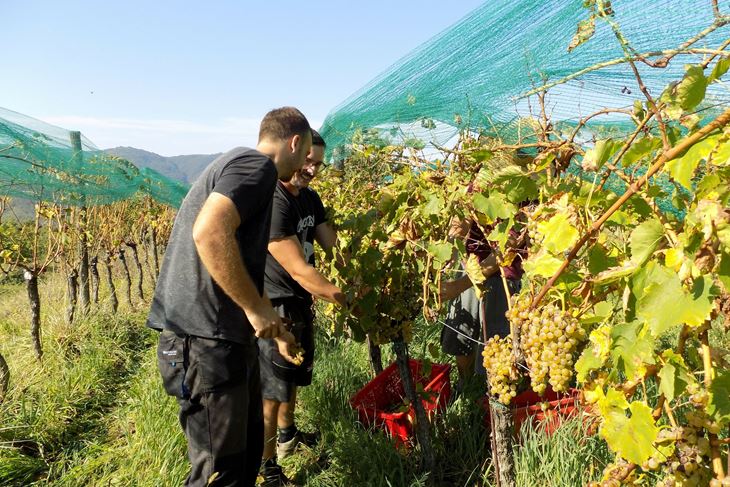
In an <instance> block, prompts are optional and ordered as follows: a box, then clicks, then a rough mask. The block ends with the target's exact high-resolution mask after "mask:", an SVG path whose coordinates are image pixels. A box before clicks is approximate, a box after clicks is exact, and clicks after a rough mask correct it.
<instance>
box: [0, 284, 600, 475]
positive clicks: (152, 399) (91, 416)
mask: <svg viewBox="0 0 730 487" xmlns="http://www.w3.org/2000/svg"><path fill="white" fill-rule="evenodd" d="M59 286H60V287H59ZM62 289H63V287H62V285H61V281H60V280H55V281H54V280H50V281H49V282H46V283H45V284H44V285H43V287H42V288H41V291H42V297H41V298H42V299H43V300H44V344H45V349H46V356H45V358H44V361H43V363H38V362H37V361H36V360H35V358H34V357H33V355H32V350H31V346H30V339H29V337H28V336H27V335H28V333H27V328H28V326H27V324H26V322H27V317H25V309H26V308H25V301H24V300H25V299H26V298H25V293H24V290H23V289H22V287H13V286H4V287H3V288H2V294H0V297H2V302H1V304H0V338H1V340H0V351H2V353H3V354H4V355H5V356H6V358H7V359H8V362H9V364H10V367H11V374H12V377H11V392H10V396H9V397H8V399H7V400H6V401H5V403H4V404H2V405H0V485H31V484H33V483H35V484H36V485H54V486H69V487H71V486H83V485H89V486H96V485H120V486H131V485H134V486H158V485H162V486H167V485H169V486H175V485H181V484H182V481H183V479H184V477H185V475H186V473H187V470H188V464H187V456H186V448H185V440H184V437H183V435H182V432H181V430H180V427H179V425H178V423H177V405H176V403H175V401H174V400H173V399H172V398H170V397H168V396H166V395H165V394H164V392H163V390H162V387H161V384H160V380H159V376H158V372H157V367H156V358H155V350H154V341H155V338H156V336H155V333H154V332H151V331H148V330H146V329H145V328H144V327H143V323H144V311H145V310H144V307H143V306H140V310H139V311H132V310H129V309H126V307H123V309H122V310H121V311H120V313H118V314H117V315H115V316H112V315H110V314H108V313H94V314H92V315H90V316H89V317H88V318H85V319H83V320H80V321H78V322H77V323H75V324H74V325H73V326H68V325H66V324H65V323H63V322H62V319H61V318H60V317H62V316H63V305H64V304H63V298H62V296H63V291H62ZM120 301H122V302H123V301H124V299H123V298H122V299H120ZM438 332H439V330H437V329H431V330H421V331H420V333H419V334H418V336H417V337H416V338H415V339H414V343H413V344H412V346H411V347H410V348H411V354H412V355H413V356H415V357H420V358H422V357H424V356H426V355H427V354H428V352H427V350H428V346H427V345H428V343H433V342H437V340H438ZM317 340H318V345H317V346H318V355H317V361H316V366H315V376H314V377H315V378H314V383H313V384H312V385H311V386H310V387H306V388H303V389H302V390H301V392H300V394H299V405H298V411H297V422H298V425H299V426H300V427H301V428H303V429H306V430H317V431H319V432H320V433H321V435H322V441H321V442H320V444H319V445H318V446H317V447H316V448H315V449H313V450H307V449H303V450H301V451H300V452H299V453H298V454H297V455H294V456H293V457H291V458H289V459H287V460H285V461H283V462H282V464H283V466H284V468H285V471H286V473H287V474H288V475H289V476H291V477H293V478H294V479H295V480H296V481H297V483H298V484H299V485H303V486H308V487H330V486H331V487H335V486H337V487H339V486H353V487H357V486H362V487H365V486H368V487H371V486H372V487H379V486H382V487H411V486H413V487H415V486H423V485H426V484H427V476H426V475H425V474H424V473H423V469H422V468H421V465H420V463H421V460H420V451H419V450H418V448H417V447H416V448H412V449H411V450H409V451H398V450H397V449H396V448H395V447H394V445H393V443H392V442H391V440H390V439H389V438H388V437H387V436H386V435H385V434H383V432H382V431H379V430H372V431H369V430H367V429H365V428H363V427H362V425H360V424H359V423H358V422H357V416H356V414H355V412H354V411H353V410H352V408H351V407H350V406H349V403H348V401H349V399H350V397H351V396H352V395H353V394H354V393H355V392H356V391H357V390H359V389H360V388H361V387H362V386H363V385H364V384H365V383H366V382H367V381H368V380H369V379H370V378H371V372H370V369H369V364H368V357H367V350H366V347H365V346H364V345H362V344H357V343H354V342H351V341H348V340H346V339H344V338H331V337H328V336H327V334H326V333H325V332H321V333H319V334H318V338H317ZM383 358H384V363H385V364H387V363H388V362H389V361H390V360H392V359H393V356H392V353H391V352H390V351H389V347H386V349H385V350H384V357H383ZM431 358H432V359H433V360H434V361H444V360H446V358H445V357H443V356H441V355H437V356H436V357H431ZM454 374H455V372H454ZM452 379H453V377H452ZM482 391H483V384H481V383H480V382H475V383H473V384H471V385H470V387H468V388H467V390H466V391H465V392H464V393H463V394H462V395H461V396H460V397H459V398H458V399H456V400H455V401H453V403H452V404H450V405H449V407H448V408H447V410H446V412H445V413H444V414H442V415H441V416H440V417H439V418H438V419H437V421H436V422H435V423H434V428H433V445H434V450H435V453H436V460H437V469H436V471H435V472H434V480H435V481H436V485H438V486H439V487H448V486H454V487H456V486H459V487H461V486H480V485H492V483H491V479H492V475H493V472H492V469H491V465H490V452H489V438H488V435H487V432H486V428H485V427H484V420H483V414H482V411H481V410H480V409H479V407H478V406H477V404H476V400H477V399H478V397H479V396H480V395H481V393H482ZM610 457H611V456H610V455H609V454H608V452H607V450H606V448H605V445H604V443H603V442H602V441H600V440H599V439H598V438H596V437H588V436H587V435H586V434H585V432H584V431H582V430H581V424H580V422H570V423H568V424H566V426H565V427H564V428H561V429H560V430H558V432H557V433H556V434H554V435H553V436H551V437H548V436H546V435H545V434H544V433H542V432H540V431H535V430H529V429H528V430H524V431H523V432H522V442H521V444H520V445H516V447H515V462H516V468H517V478H518V485H520V486H533V485H542V486H546V487H553V486H555V487H557V486H579V485H583V484H584V482H585V481H586V480H588V479H595V478H597V477H598V476H600V472H601V470H602V468H603V466H604V465H605V464H606V463H607V461H608V460H609V459H610Z"/></svg>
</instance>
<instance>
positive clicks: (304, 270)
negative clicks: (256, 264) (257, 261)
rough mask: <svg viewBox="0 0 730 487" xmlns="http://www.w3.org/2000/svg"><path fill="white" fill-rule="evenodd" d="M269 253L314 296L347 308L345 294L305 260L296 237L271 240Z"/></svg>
mask: <svg viewBox="0 0 730 487" xmlns="http://www.w3.org/2000/svg"><path fill="white" fill-rule="evenodd" d="M269 253H270V254H271V255H272V257H274V259H276V261H277V262H279V264H281V266H282V267H283V268H284V270H285V271H286V272H288V273H289V275H290V276H291V277H292V278H293V279H294V280H295V281H297V282H298V283H299V284H300V285H301V286H302V287H303V288H304V289H306V290H307V292H309V293H310V294H312V295H313V296H316V297H318V298H321V299H324V300H325V301H329V302H331V303H339V304H340V305H342V306H346V299H345V295H344V294H343V292H342V291H341V290H340V288H338V287H337V286H335V285H334V284H332V283H331V282H329V281H328V280H327V279H326V278H325V277H324V276H323V275H322V274H320V273H319V271H318V270H317V269H315V268H314V267H313V266H311V265H309V263H307V261H306V260H305V259H304V251H303V250H302V245H301V244H300V243H299V240H297V238H296V237H295V236H294V235H291V236H289V237H286V238H281V239H276V240H271V241H270V242H269Z"/></svg>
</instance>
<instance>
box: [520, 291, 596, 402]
mask: <svg viewBox="0 0 730 487" xmlns="http://www.w3.org/2000/svg"><path fill="white" fill-rule="evenodd" d="M507 318H508V319H509V320H510V322H511V323H512V326H515V327H517V328H518V329H519V331H520V347H521V348H522V351H523V353H524V356H525V361H526V364H527V368H528V369H529V370H530V381H531V383H532V390H534V391H535V392H537V393H538V394H543V393H544V392H545V389H546V388H547V385H548V384H550V386H551V387H552V389H553V390H554V391H557V392H563V391H566V390H567V389H568V386H569V384H570V381H571V379H572V378H573V363H574V361H575V356H576V352H577V350H578V346H579V345H580V344H581V343H582V342H584V341H585V340H586V337H587V334H586V331H585V329H584V328H583V326H582V325H581V324H580V323H579V322H578V320H577V319H576V318H575V317H573V316H572V315H571V314H570V313H568V312H565V311H563V310H562V309H560V308H559V307H558V306H556V305H555V304H552V303H551V304H547V305H545V306H542V307H540V308H535V309H533V308H531V307H530V299H529V296H528V295H523V296H516V297H514V298H513V304H512V309H511V310H510V311H508V312H507Z"/></svg>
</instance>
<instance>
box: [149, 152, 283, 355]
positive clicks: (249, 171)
mask: <svg viewBox="0 0 730 487" xmlns="http://www.w3.org/2000/svg"><path fill="white" fill-rule="evenodd" d="M276 181H277V172H276V166H274V163H273V161H272V160H271V159H269V158H268V157H267V156H265V155H264V154H261V153H260V152H258V151H256V150H254V149H248V148H244V147H238V148H236V149H233V150H231V151H229V152H227V153H225V154H223V155H221V156H220V157H218V158H217V159H216V160H214V161H213V162H212V163H211V164H210V165H209V166H208V167H207V168H206V169H205V171H204V172H203V174H201V175H200V177H198V179H197V180H196V181H195V183H194V184H193V186H192V187H191V188H190V191H189V192H188V194H187V196H186V197H185V199H184V200H183V202H182V205H181V206H180V210H179V211H178V214H177V217H176V218H175V223H174V225H173V227H172V234H171V236H170V241H169V243H168V245H167V251H166V252H165V257H164V259H163V261H162V268H161V269H160V276H159V278H158V280H157V286H156V288H155V295H154V298H153V301H152V308H151V310H150V314H149V316H148V318H147V326H149V327H151V328H155V329H158V330H162V329H165V330H171V331H173V332H175V333H178V334H186V335H195V336H200V337H205V338H217V339H223V340H230V341H233V342H237V343H243V344H249V343H254V341H255V338H254V334H253V333H254V332H253V328H252V327H251V324H250V323H249V321H248V319H247V318H246V315H245V314H244V312H243V309H241V308H240V307H239V306H238V305H237V304H236V303H234V302H233V300H232V299H231V298H229V297H228V295H226V294H225V293H224V292H223V290H222V289H221V288H220V287H219V286H218V285H217V284H216V283H215V282H214V281H213V279H212V278H211V277H210V274H209V273H208V271H207V269H206V268H205V266H204V265H203V263H202V262H201V261H200V257H199V256H198V251H197V249H196V247H195V242H194V241H193V224H194V223H195V219H196V218H197V216H198V213H199V212H200V209H201V208H202V207H203V204H204V203H205V201H206V200H207V198H208V196H209V195H210V194H211V193H212V192H216V193H220V194H222V195H224V196H227V197H228V198H230V199H231V200H232V201H233V203H234V204H235V205H236V208H237V209H238V213H239V215H240V217H241V225H240V226H239V227H238V229H237V231H236V240H237V241H238V247H239V248H238V250H239V251H240V254H241V259H242V260H243V263H244V265H245V266H246V269H247V270H248V273H249V274H250V276H251V279H252V280H253V282H254V284H255V285H256V287H257V288H258V290H259V293H263V285H264V269H265V263H266V260H265V258H264V256H265V255H266V246H267V245H268V242H269V225H270V223H271V205H272V196H273V193H274V188H275V187H276Z"/></svg>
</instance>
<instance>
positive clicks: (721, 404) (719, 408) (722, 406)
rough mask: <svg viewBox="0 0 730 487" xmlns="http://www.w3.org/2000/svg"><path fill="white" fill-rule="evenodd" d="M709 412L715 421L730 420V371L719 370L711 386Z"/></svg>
mask: <svg viewBox="0 0 730 487" xmlns="http://www.w3.org/2000/svg"><path fill="white" fill-rule="evenodd" d="M709 392H710V400H709V402H708V403H707V412H708V413H709V415H710V416H711V417H712V419H714V420H715V421H721V422H723V423H724V422H726V421H729V420H730V371H727V370H719V371H718V373H717V376H716V377H715V378H714V379H713V380H712V385H711V386H710V391H709Z"/></svg>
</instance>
